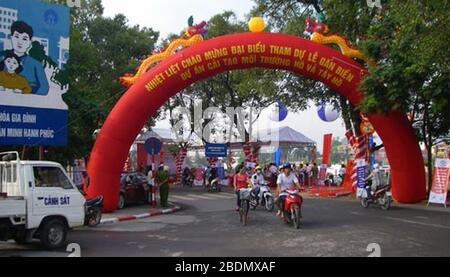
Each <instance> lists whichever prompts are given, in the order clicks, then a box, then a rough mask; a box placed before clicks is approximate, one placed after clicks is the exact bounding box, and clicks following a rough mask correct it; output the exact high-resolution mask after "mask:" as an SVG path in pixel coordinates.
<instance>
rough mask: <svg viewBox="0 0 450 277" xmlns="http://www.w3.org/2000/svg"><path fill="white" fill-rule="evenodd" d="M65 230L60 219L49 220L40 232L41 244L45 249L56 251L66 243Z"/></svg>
mask: <svg viewBox="0 0 450 277" xmlns="http://www.w3.org/2000/svg"><path fill="white" fill-rule="evenodd" d="M66 236H67V228H66V225H65V224H64V222H62V221H61V220H60V219H51V220H49V221H47V222H45V223H44V225H43V226H42V227H41V230H40V239H41V243H42V244H43V245H44V247H45V248H47V249H57V248H61V247H63V246H64V243H65V242H66Z"/></svg>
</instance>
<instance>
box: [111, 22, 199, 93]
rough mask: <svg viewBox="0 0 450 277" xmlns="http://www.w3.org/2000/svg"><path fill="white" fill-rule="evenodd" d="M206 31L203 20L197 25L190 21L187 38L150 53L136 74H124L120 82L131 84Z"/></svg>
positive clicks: (125, 84)
mask: <svg viewBox="0 0 450 277" xmlns="http://www.w3.org/2000/svg"><path fill="white" fill-rule="evenodd" d="M191 20H192V19H191V18H189V21H190V22H191ZM206 32H207V29H206V22H205V21H202V22H201V23H200V24H197V25H192V24H191V23H190V24H189V27H188V28H187V29H186V37H187V38H178V39H176V40H174V41H172V42H171V43H170V44H169V46H168V47H167V48H166V49H165V50H164V51H161V52H157V53H152V54H151V55H149V56H148V57H147V58H145V59H144V60H143V61H142V63H141V65H139V67H138V69H137V72H136V74H134V75H133V74H125V75H124V76H122V77H120V78H119V80H120V83H121V84H122V85H123V86H126V87H130V86H132V85H133V84H134V83H136V82H137V81H138V80H139V78H141V77H142V75H144V73H145V72H147V71H148V70H149V69H150V68H151V67H152V66H154V65H156V64H157V63H159V62H161V61H162V60H164V59H166V58H168V57H170V56H171V55H173V54H174V53H175V52H176V51H177V50H178V49H179V48H180V47H184V48H186V47H189V46H192V45H194V44H196V43H199V42H201V41H203V36H204V35H205V34H206Z"/></svg>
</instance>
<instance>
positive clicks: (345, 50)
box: [305, 18, 376, 67]
mask: <svg viewBox="0 0 450 277" xmlns="http://www.w3.org/2000/svg"><path fill="white" fill-rule="evenodd" d="M305 22H306V28H305V32H306V33H307V34H308V35H309V36H310V39H311V40H312V41H314V42H316V43H319V44H336V45H338V46H339V48H340V50H341V53H342V54H343V55H344V56H347V57H349V58H356V59H359V60H362V61H364V62H366V63H367V64H368V65H369V67H374V66H375V65H376V62H375V61H374V60H373V59H371V58H369V57H367V56H366V55H364V54H363V53H361V51H360V50H359V49H356V48H353V47H351V46H349V43H348V41H347V40H346V39H345V38H343V37H342V36H339V35H336V34H328V32H329V31H330V29H329V28H328V26H327V25H326V24H324V23H322V22H319V21H316V20H314V19H311V18H307V19H306V20H305Z"/></svg>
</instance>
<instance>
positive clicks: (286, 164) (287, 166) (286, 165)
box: [283, 163, 292, 169]
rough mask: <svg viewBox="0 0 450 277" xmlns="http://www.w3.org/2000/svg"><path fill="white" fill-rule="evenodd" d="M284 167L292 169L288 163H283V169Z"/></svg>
mask: <svg viewBox="0 0 450 277" xmlns="http://www.w3.org/2000/svg"><path fill="white" fill-rule="evenodd" d="M285 168H289V169H292V166H291V164H290V163H285V164H284V165H283V169H285Z"/></svg>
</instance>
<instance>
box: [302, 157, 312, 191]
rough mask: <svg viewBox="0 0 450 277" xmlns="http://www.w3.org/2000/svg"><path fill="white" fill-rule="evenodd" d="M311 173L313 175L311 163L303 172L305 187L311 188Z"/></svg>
mask: <svg viewBox="0 0 450 277" xmlns="http://www.w3.org/2000/svg"><path fill="white" fill-rule="evenodd" d="M310 173H311V167H310V166H309V163H306V164H305V170H304V171H303V176H304V180H305V186H307V187H308V188H309V187H310V186H311V182H310V176H309V175H310Z"/></svg>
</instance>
